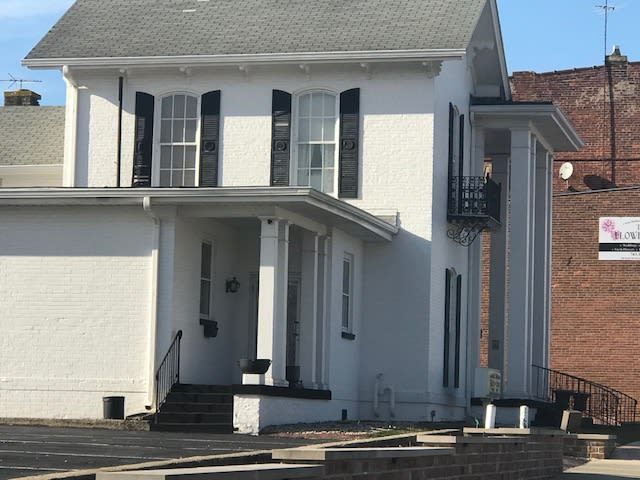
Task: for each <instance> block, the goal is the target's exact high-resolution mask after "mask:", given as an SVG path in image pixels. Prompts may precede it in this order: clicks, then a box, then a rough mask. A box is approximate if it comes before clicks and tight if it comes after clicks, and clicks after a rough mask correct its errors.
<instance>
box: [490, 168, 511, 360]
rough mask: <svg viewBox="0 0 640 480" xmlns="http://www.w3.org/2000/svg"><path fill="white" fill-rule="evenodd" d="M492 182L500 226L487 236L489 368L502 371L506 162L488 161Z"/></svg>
mask: <svg viewBox="0 0 640 480" xmlns="http://www.w3.org/2000/svg"><path fill="white" fill-rule="evenodd" d="M492 178H493V180H494V181H495V182H496V183H498V184H500V185H502V195H501V197H500V217H501V218H500V220H501V222H502V225H501V226H500V227H499V228H498V229H497V230H495V231H493V232H491V261H490V265H489V339H488V352H489V355H488V357H489V358H488V360H489V362H488V365H489V368H495V369H497V370H500V371H503V370H504V331H505V318H506V316H507V251H508V245H509V159H508V158H507V157H506V156H504V155H500V156H495V157H493V158H492Z"/></svg>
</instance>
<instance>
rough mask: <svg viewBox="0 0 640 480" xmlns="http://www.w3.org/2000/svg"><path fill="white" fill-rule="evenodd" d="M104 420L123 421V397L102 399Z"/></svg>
mask: <svg viewBox="0 0 640 480" xmlns="http://www.w3.org/2000/svg"><path fill="white" fill-rule="evenodd" d="M102 402H103V410H102V413H103V417H104V419H105V420H124V397H102Z"/></svg>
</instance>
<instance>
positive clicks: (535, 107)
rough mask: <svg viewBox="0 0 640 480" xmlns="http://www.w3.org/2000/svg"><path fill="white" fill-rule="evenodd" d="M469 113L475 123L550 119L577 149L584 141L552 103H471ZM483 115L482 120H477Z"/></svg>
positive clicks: (504, 122) (505, 123)
mask: <svg viewBox="0 0 640 480" xmlns="http://www.w3.org/2000/svg"><path fill="white" fill-rule="evenodd" d="M470 110H471V113H472V115H473V116H474V122H475V123H476V124H477V125H483V124H486V125H490V124H491V119H499V121H500V122H501V124H502V125H503V126H504V125H507V126H508V125H509V124H513V125H516V124H518V122H524V123H523V125H524V124H526V123H528V122H531V123H534V124H535V122H536V120H537V119H544V118H546V119H550V120H552V121H553V122H554V124H555V126H556V128H557V129H558V130H559V131H560V132H561V133H562V135H563V136H564V137H565V138H566V139H567V141H568V142H569V144H570V145H571V146H572V147H573V148H574V149H575V150H576V151H577V150H580V149H581V148H582V147H584V142H583V140H582V138H580V135H578V132H577V131H576V130H575V128H574V127H573V125H572V124H571V122H570V121H569V119H568V118H567V117H566V116H565V115H564V113H563V112H562V110H560V109H559V108H558V107H557V106H555V105H553V104H530V103H507V104H497V105H473V106H472V107H471V109H470ZM480 117H484V119H483V120H479V118H480Z"/></svg>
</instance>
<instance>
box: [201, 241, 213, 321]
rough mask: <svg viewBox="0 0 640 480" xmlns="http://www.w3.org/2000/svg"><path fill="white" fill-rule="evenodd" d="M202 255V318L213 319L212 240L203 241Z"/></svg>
mask: <svg viewBox="0 0 640 480" xmlns="http://www.w3.org/2000/svg"><path fill="white" fill-rule="evenodd" d="M201 252H202V254H201V257H200V318H201V319H204V320H210V319H211V284H212V261H213V255H212V252H213V246H212V244H211V243H210V242H202V247H201Z"/></svg>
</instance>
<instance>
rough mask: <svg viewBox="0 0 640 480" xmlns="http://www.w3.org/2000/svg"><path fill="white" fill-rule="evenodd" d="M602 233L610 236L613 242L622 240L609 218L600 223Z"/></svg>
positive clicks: (620, 233) (620, 234)
mask: <svg viewBox="0 0 640 480" xmlns="http://www.w3.org/2000/svg"><path fill="white" fill-rule="evenodd" d="M602 231H603V232H605V233H608V234H609V235H611V238H612V239H613V240H620V238H622V232H620V231H619V230H616V224H615V222H614V221H613V220H611V219H610V218H607V219H606V220H605V221H604V222H602Z"/></svg>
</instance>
